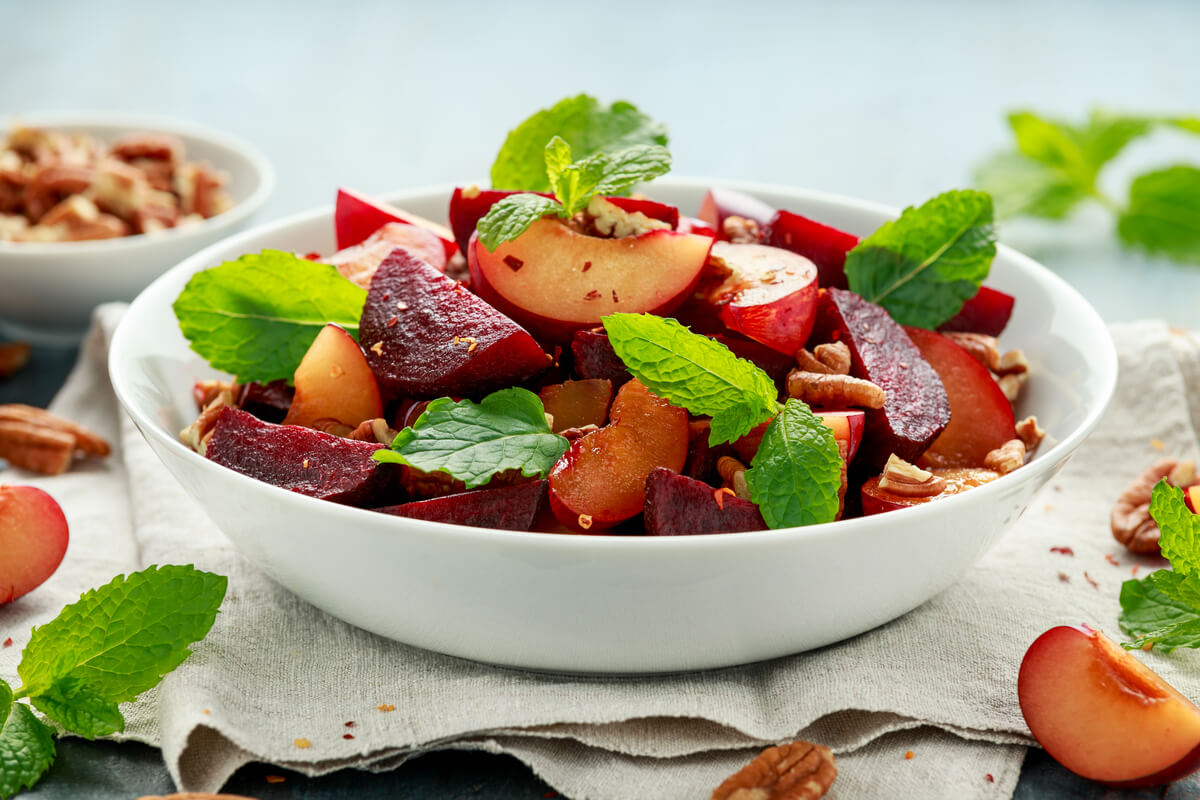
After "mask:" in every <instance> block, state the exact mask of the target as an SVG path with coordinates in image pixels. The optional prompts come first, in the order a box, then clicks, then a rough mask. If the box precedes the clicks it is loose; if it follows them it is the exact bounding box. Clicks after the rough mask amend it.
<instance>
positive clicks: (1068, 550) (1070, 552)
mask: <svg viewBox="0 0 1200 800" xmlns="http://www.w3.org/2000/svg"><path fill="white" fill-rule="evenodd" d="M1050 552H1051V553H1061V554H1063V555H1064V556H1073V555H1075V551H1074V550H1072V549H1071V548H1069V547H1051V548H1050Z"/></svg>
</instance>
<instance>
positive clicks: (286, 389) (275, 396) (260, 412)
mask: <svg viewBox="0 0 1200 800" xmlns="http://www.w3.org/2000/svg"><path fill="white" fill-rule="evenodd" d="M295 394H296V389H295V387H293V386H288V382H287V381H285V380H277V381H271V382H270V383H248V384H246V388H245V389H244V390H243V392H242V396H241V398H239V400H238V408H241V409H244V410H246V411H249V412H250V413H251V414H253V415H254V416H256V417H258V418H259V419H261V420H264V421H266V422H283V418H284V417H286V416H287V412H288V409H289V408H291V407H292V397H293V396H295Z"/></svg>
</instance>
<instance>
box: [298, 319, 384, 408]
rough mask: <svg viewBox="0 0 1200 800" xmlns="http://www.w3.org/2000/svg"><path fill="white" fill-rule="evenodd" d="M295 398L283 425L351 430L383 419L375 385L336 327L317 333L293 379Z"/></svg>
mask: <svg viewBox="0 0 1200 800" xmlns="http://www.w3.org/2000/svg"><path fill="white" fill-rule="evenodd" d="M294 383H295V385H296V394H295V396H294V397H293V398H292V405H291V408H289V409H288V413H287V416H286V417H284V418H283V424H284V425H303V426H304V427H306V428H311V427H313V423H314V422H316V421H317V420H322V419H325V420H330V419H332V420H337V421H338V422H340V423H342V424H343V425H349V426H350V427H351V428H356V427H358V424H359V423H360V422H363V421H364V420H368V419H375V418H376V417H380V416H383V403H382V402H381V401H380V398H379V384H378V383H377V382H376V380H375V373H373V372H371V367H370V366H369V365H368V364H367V359H366V357H365V356H363V351H362V348H360V347H359V346H358V342H356V341H354V337H353V336H351V335H350V334H348V333H346V331H345V330H343V329H342V328H340V327H338V326H337V325H333V324H329V325H326V326H325V327H324V328H322V329H321V332H320V333H318V334H317V338H316V339H314V340H313V343H312V345H311V346H310V347H309V348H308V352H306V353H305V354H304V358H302V359H300V366H298V367H296V374H295V377H294Z"/></svg>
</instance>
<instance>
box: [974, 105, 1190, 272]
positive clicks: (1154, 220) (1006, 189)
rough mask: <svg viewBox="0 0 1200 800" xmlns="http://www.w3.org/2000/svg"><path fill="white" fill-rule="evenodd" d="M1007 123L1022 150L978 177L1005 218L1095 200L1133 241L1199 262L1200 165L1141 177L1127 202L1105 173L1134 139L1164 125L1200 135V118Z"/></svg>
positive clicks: (1028, 116) (1048, 215)
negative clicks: (1103, 179)
mask: <svg viewBox="0 0 1200 800" xmlns="http://www.w3.org/2000/svg"><path fill="white" fill-rule="evenodd" d="M1008 122H1009V125H1010V127H1011V128H1012V130H1013V134H1014V137H1015V140H1016V150H1015V151H1009V152H1004V153H999V154H996V155H994V156H993V157H992V158H990V159H989V160H987V161H986V162H984V163H983V164H981V165H980V166H979V167H978V169H977V171H976V176H975V177H976V182H977V183H978V184H979V186H980V187H981V188H983V189H984V190H986V191H987V192H989V193H990V194H991V195H992V196H993V197H994V198H995V201H996V213H997V215H998V216H1000V217H1012V216H1020V215H1024V216H1034V217H1042V218H1045V219H1062V218H1063V217H1066V216H1067V215H1068V214H1070V213H1071V212H1072V211H1073V210H1075V208H1076V207H1077V206H1079V205H1080V204H1081V203H1084V202H1086V201H1092V202H1096V203H1099V204H1100V205H1102V206H1104V207H1106V208H1108V209H1109V210H1110V211H1112V212H1114V213H1115V214H1116V215H1117V221H1118V224H1117V231H1118V234H1119V235H1120V237H1121V240H1122V241H1124V242H1125V243H1126V244H1127V245H1131V246H1133V247H1137V248H1141V249H1143V250H1146V251H1148V252H1154V253H1161V254H1163V255H1166V256H1167V257H1169V258H1173V259H1175V260H1177V261H1190V262H1193V263H1200V224H1198V223H1197V222H1196V220H1197V214H1198V209H1200V179H1198V178H1197V175H1200V170H1197V169H1195V168H1194V167H1190V166H1175V167H1169V168H1166V169H1161V170H1156V171H1154V172H1150V173H1146V174H1144V175H1141V176H1139V177H1137V178H1135V179H1134V180H1133V182H1132V184H1131V185H1130V187H1129V199H1128V202H1127V203H1126V204H1125V205H1124V206H1122V204H1121V203H1120V202H1119V201H1118V200H1117V199H1114V198H1112V197H1110V196H1108V195H1107V194H1105V193H1104V191H1103V190H1102V189H1101V188H1100V175H1101V172H1102V170H1103V169H1104V167H1105V166H1107V165H1108V164H1109V163H1110V162H1111V161H1113V160H1114V159H1115V158H1116V157H1117V156H1118V155H1120V154H1121V152H1122V151H1123V150H1124V149H1125V147H1126V145H1128V144H1129V143H1130V142H1132V141H1135V140H1137V139H1138V138H1140V137H1142V136H1145V135H1147V134H1148V133H1150V132H1152V131H1154V130H1157V129H1161V128H1171V129H1174V130H1178V131H1184V132H1188V133H1200V120H1198V119H1196V118H1194V117H1170V116H1147V115H1129V114H1112V113H1108V112H1103V111H1093V112H1092V113H1091V115H1090V116H1089V117H1088V118H1087V120H1086V121H1084V122H1082V123H1078V124H1077V123H1072V122H1068V121H1065V120H1056V119H1051V118H1049V117H1043V116H1040V115H1038V114H1036V113H1033V112H1031V111H1017V112H1014V113H1012V114H1010V115H1009V117H1008Z"/></svg>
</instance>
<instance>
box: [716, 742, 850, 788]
mask: <svg viewBox="0 0 1200 800" xmlns="http://www.w3.org/2000/svg"><path fill="white" fill-rule="evenodd" d="M835 778H837V765H836V764H835V763H834V760H833V753H832V752H831V751H830V750H829V748H828V747H825V746H824V745H819V744H813V743H811V742H791V743H789V744H781V745H776V746H775V747H768V748H767V749H766V750H763V751H762V752H761V753H759V755H758V757H756V758H755V759H754V760H753V761H751V762H750V763H749V764H747V765H746V766H744V767H742V769H740V770H739V771H737V772H735V773H734V774H732V775H730V776H729V777H728V778H726V779H725V780H724V781H723V782H722V783H721V785H720V786H718V787H717V788H716V789H715V790H713V793H712V800H818V798H820V797H824V796H825V793H826V792H828V791H829V787H830V786H832V785H833V781H834V779H835Z"/></svg>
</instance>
